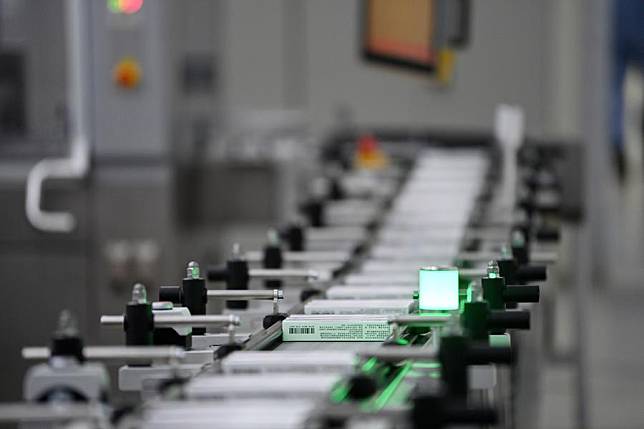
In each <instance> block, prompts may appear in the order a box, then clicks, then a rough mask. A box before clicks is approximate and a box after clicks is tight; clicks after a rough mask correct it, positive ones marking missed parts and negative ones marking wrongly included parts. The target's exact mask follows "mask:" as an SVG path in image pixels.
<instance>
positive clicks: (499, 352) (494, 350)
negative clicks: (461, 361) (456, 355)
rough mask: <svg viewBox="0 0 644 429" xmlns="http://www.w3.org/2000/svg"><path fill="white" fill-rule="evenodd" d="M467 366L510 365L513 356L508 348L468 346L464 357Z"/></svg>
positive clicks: (511, 350)
mask: <svg viewBox="0 0 644 429" xmlns="http://www.w3.org/2000/svg"><path fill="white" fill-rule="evenodd" d="M465 359H466V361H467V364H468V365H486V364H489V363H495V364H506V365H509V364H512V363H514V361H515V354H514V351H513V349H512V348H510V347H493V346H489V345H486V344H470V346H469V348H468V349H467V356H466V357H465Z"/></svg>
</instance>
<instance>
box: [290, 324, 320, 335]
mask: <svg viewBox="0 0 644 429" xmlns="http://www.w3.org/2000/svg"><path fill="white" fill-rule="evenodd" d="M288 333H289V334H291V335H293V334H308V335H312V334H315V328H314V327H313V326H291V327H289V328H288Z"/></svg>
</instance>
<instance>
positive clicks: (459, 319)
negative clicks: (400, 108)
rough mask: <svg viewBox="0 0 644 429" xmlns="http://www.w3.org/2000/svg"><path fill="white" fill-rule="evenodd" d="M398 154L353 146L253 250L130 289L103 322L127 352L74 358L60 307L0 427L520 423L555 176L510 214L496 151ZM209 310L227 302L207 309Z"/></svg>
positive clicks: (79, 353)
mask: <svg viewBox="0 0 644 429" xmlns="http://www.w3.org/2000/svg"><path fill="white" fill-rule="evenodd" d="M393 146H395V145H392V146H388V145H386V144H385V145H383V147H382V148H380V149H375V154H376V155H377V158H378V159H379V160H381V158H382V159H385V160H386V162H384V163H381V162H378V163H376V164H377V166H376V167H374V165H373V159H374V157H375V155H374V149H373V148H371V150H370V151H367V152H365V151H361V148H360V146H358V149H357V150H356V152H355V155H354V157H355V158H354V159H353V161H354V165H353V168H351V169H348V170H346V171H343V172H342V174H339V173H338V172H337V171H335V173H334V175H333V176H332V177H325V178H324V180H325V181H321V180H317V181H316V183H314V186H312V192H311V195H310V196H309V198H308V199H307V200H306V201H305V202H304V203H303V204H301V206H300V207H299V209H300V215H299V216H297V218H296V219H294V220H293V221H292V222H290V223H289V224H288V225H286V226H285V227H283V228H276V229H272V230H270V231H268V233H267V241H266V245H265V247H264V248H263V249H259V250H249V251H244V249H241V248H240V246H239V245H235V246H234V249H233V252H232V256H231V257H230V258H229V259H228V260H227V261H226V262H225V264H224V265H223V266H217V267H203V266H201V265H200V264H199V262H198V261H189V262H188V263H187V264H186V275H185V277H184V278H183V279H180V280H179V279H176V280H177V281H176V282H175V283H174V285H172V279H169V280H170V281H169V282H168V283H166V284H167V286H162V287H161V288H160V289H159V293H158V296H157V297H152V296H149V295H148V291H147V290H146V287H145V286H144V285H143V284H136V285H133V288H132V296H131V299H130V301H129V302H127V303H125V306H124V311H123V313H122V314H114V315H102V316H101V317H100V323H101V325H103V326H104V329H115V328H116V329H121V330H123V332H124V346H111V347H89V346H84V345H83V341H82V340H81V339H80V338H79V336H78V330H77V328H76V326H75V322H74V320H73V316H72V315H70V314H69V313H67V312H63V313H62V314H61V319H60V324H59V327H58V329H57V330H56V332H55V334H54V337H53V341H52V345H51V347H50V348H49V349H46V348H27V349H24V351H23V356H24V357H25V358H26V359H34V360H46V361H47V362H46V363H42V364H39V365H36V366H34V367H33V368H32V369H31V370H30V371H29V373H28V374H27V375H26V376H25V400H26V401H28V402H30V403H32V404H34V405H32V408H31V409H30V410H31V411H30V412H26V411H25V409H24V408H20V407H17V406H16V407H14V408H9V407H5V409H4V411H6V412H5V413H3V414H0V416H1V417H0V419H6V420H11V419H16V420H38V421H40V422H45V423H52V424H55V423H60V422H76V423H78V422H82V423H85V424H87V426H88V427H110V426H113V427H121V426H122V427H142V428H159V427H168V428H170V427H177V426H178V425H184V426H186V427H222V428H223V427H225V428H251V427H262V428H272V427H275V428H304V427H316V428H317V427H319V428H335V427H375V426H372V425H376V424H377V425H378V426H377V427H383V428H404V427H410V428H441V427H451V426H453V425H456V426H460V425H467V426H474V427H515V426H516V421H515V420H514V419H515V418H516V416H515V414H514V413H513V408H514V406H515V401H517V398H516V395H515V390H516V389H517V388H518V386H517V383H521V379H520V377H519V375H518V370H517V369H516V368H517V367H518V361H519V360H521V359H529V357H524V356H522V354H521V349H520V347H519V346H518V344H519V342H516V343H515V340H514V339H515V332H516V331H519V330H529V329H530V328H531V325H534V324H535V323H540V322H539V321H538V320H533V318H531V309H533V308H534V306H535V305H538V302H539V297H540V294H541V292H542V291H541V288H540V286H537V285H535V284H534V282H540V281H545V280H546V267H545V265H542V264H550V263H554V262H555V261H556V253H555V252H554V250H553V248H552V243H553V242H556V240H557V239H558V234H557V232H556V212H555V210H554V209H553V205H548V204H542V202H541V201H536V200H535V198H536V197H535V195H536V194H537V193H538V192H539V191H540V190H541V189H542V188H545V187H548V188H550V187H551V186H550V185H549V184H551V180H550V179H548V180H546V181H545V184H544V182H543V181H537V182H536V183H530V185H529V186H526V188H527V194H526V195H524V196H522V197H521V198H515V196H514V195H512V196H511V197H510V203H508V196H507V195H505V194H503V193H502V192H501V188H502V185H503V181H504V180H506V181H507V180H513V179H514V178H512V177H507V176H501V177H499V174H498V171H496V170H498V168H497V157H496V155H495V152H493V151H492V150H491V148H490V147H456V148H447V147H446V146H441V145H433V144H415V145H413V146H412V147H413V150H410V149H409V148H407V147H406V146H405V145H402V144H401V146H405V150H388V149H389V148H390V147H393ZM381 161H382V160H381ZM325 162H328V161H325ZM522 168H523V169H524V170H527V169H526V168H525V167H522ZM528 172H529V171H528ZM528 177H529V178H530V179H533V178H534V175H530V174H528ZM553 180H554V179H553ZM544 207H545V208H544ZM544 213H546V215H544ZM544 219H546V221H547V223H548V225H547V226H548V227H547V228H546V227H545V226H543V223H544V222H546V221H544ZM210 302H224V303H225V306H224V307H225V308H223V309H222V310H221V312H220V313H217V314H211V313H209V311H208V309H209V307H210V306H209V303H210ZM530 334H531V333H530V332H528V333H526V335H530ZM103 363H104V364H106V365H107V364H110V365H111V364H113V363H118V364H119V365H121V366H120V367H119V368H118V380H117V384H118V388H119V390H120V391H124V392H131V393H135V394H136V396H137V398H138V399H137V400H136V402H135V405H134V406H133V407H130V408H128V410H127V411H123V410H121V409H118V412H117V411H116V410H117V407H115V405H114V404H111V403H110V401H109V400H108V398H107V393H108V391H109V380H108V379H107V378H108V377H107V371H106V370H105V366H104V364H103ZM35 404H40V405H35ZM48 404H57V406H59V407H60V406H62V407H70V408H69V409H70V412H69V413H60V410H59V409H54V408H52V407H50V406H48ZM78 404H87V405H88V406H87V407H86V408H84V409H83V408H82V407H79V406H78ZM95 404H103V405H106V406H105V407H103V408H100V409H96V408H93V406H94V405H95ZM72 411H73V412H72ZM83 412H85V414H83ZM12 413H13V414H12ZM115 416H118V417H115Z"/></svg>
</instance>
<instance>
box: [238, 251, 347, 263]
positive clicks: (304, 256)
mask: <svg viewBox="0 0 644 429" xmlns="http://www.w3.org/2000/svg"><path fill="white" fill-rule="evenodd" d="M350 256H351V254H350V253H349V252H342V251H337V252H335V251H322V250H320V251H307V252H282V259H283V260H284V261H286V262H344V261H346V260H347V259H349V258H350ZM263 257H264V255H263V253H262V252H260V251H250V252H246V260H247V261H249V262H261V261H262V260H263Z"/></svg>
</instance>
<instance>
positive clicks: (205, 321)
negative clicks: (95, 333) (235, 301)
mask: <svg viewBox="0 0 644 429" xmlns="http://www.w3.org/2000/svg"><path fill="white" fill-rule="evenodd" d="M124 319H125V318H124V316H101V325H106V326H122V325H123V321H124ZM239 323H240V319H239V316H235V315H232V314H231V315H228V316H210V315H206V316H202V315H195V316H159V315H156V314H155V315H154V325H155V326H159V327H172V326H177V325H188V326H212V325H216V326H221V325H239Z"/></svg>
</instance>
